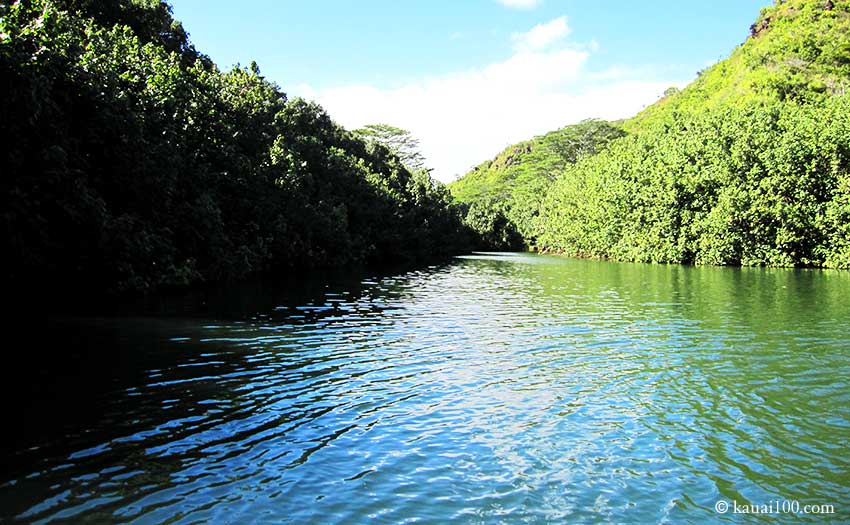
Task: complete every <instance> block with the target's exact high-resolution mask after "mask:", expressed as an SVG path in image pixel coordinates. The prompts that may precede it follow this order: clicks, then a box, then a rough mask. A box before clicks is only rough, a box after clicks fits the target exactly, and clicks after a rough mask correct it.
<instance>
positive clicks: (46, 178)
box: [0, 0, 466, 292]
mask: <svg viewBox="0 0 850 525" xmlns="http://www.w3.org/2000/svg"><path fill="white" fill-rule="evenodd" d="M0 83H2V92H3V93H4V96H3V97H2V98H0V121H2V122H3V126H2V127H0V142H2V144H4V147H3V148H2V151H0V164H2V166H3V178H2V183H1V184H2V185H0V205H2V209H3V215H2V218H0V221H2V222H0V228H2V229H3V237H2V241H0V242H2V246H0V251H2V253H4V255H5V256H4V265H5V266H6V267H5V268H4V271H3V277H4V280H5V281H6V282H7V283H18V284H20V285H22V286H27V285H28V284H24V283H36V282H38V283H42V284H46V285H49V286H68V285H79V286H80V287H85V288H86V289H87V290H93V291H112V292H120V291H139V290H151V289H156V288H159V287H162V286H164V285H183V284H190V283H196V282H204V281H212V280H221V279H232V278H239V277H242V276H245V275H248V274H251V273H256V272H260V271H271V270H278V271H279V270H285V269H288V268H301V267H311V266H321V265H341V264H349V263H356V262H383V261H404V260H413V259H416V258H418V257H424V256H427V255H435V254H436V255H439V254H448V253H454V252H456V251H458V250H460V249H462V248H463V243H464V242H466V238H465V237H464V235H463V228H462V226H461V225H460V222H459V220H458V218H457V215H456V213H455V211H454V210H453V208H452V207H451V206H450V205H449V201H450V199H449V196H448V194H447V192H446V191H445V190H444V189H442V188H441V187H439V186H437V185H435V184H434V183H433V182H432V181H431V179H430V178H429V177H428V176H427V174H423V173H417V174H413V173H411V171H410V170H409V169H408V168H406V167H405V166H404V164H403V161H402V160H400V159H399V157H398V156H397V155H396V154H394V153H393V152H391V151H390V150H389V149H387V148H386V147H384V146H382V145H381V144H378V143H374V142H364V141H363V140H362V139H361V138H359V137H358V136H357V135H355V134H354V133H351V132H348V131H346V130H345V129H343V128H341V127H339V126H338V125H336V124H335V123H334V122H333V121H332V120H331V118H330V117H329V116H328V115H327V114H326V113H325V112H324V111H323V110H322V108H320V107H319V106H317V105H316V104H314V103H311V102H307V101H304V100H301V99H292V100H290V99H288V98H287V97H286V95H285V94H284V93H283V92H282V91H281V90H280V89H279V88H278V87H277V86H276V85H275V84H273V83H271V82H269V81H267V80H266V79H264V78H263V77H262V75H261V74H260V71H259V68H258V67H257V66H256V64H252V65H251V67H249V68H242V67H236V68H234V69H232V70H230V71H227V72H222V71H219V70H218V69H217V68H216V66H215V65H214V64H212V62H211V61H210V60H209V59H207V58H206V57H204V56H202V55H199V54H198V53H197V52H196V51H195V50H194V48H193V47H192V45H191V43H190V42H189V40H188V38H187V35H186V32H185V31H184V30H183V28H182V27H181V25H180V24H179V23H177V22H176V21H174V20H173V19H172V18H171V12H170V8H169V6H168V5H167V4H165V3H163V2H160V1H158V0H97V1H94V0H22V1H19V2H9V1H8V0H2V1H0Z"/></svg>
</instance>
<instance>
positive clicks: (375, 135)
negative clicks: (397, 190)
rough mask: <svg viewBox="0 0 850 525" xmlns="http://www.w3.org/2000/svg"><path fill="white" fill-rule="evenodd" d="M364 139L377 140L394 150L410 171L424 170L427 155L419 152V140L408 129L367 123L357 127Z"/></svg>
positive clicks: (356, 132) (356, 130)
mask: <svg viewBox="0 0 850 525" xmlns="http://www.w3.org/2000/svg"><path fill="white" fill-rule="evenodd" d="M354 133H355V134H357V135H358V136H359V137H361V138H362V139H363V140H366V141H370V142H377V143H378V144H381V145H383V146H384V147H386V148H387V149H389V150H390V151H391V152H393V153H394V154H395V155H396V156H397V157H398V158H399V159H401V162H402V164H404V165H405V167H407V169H409V170H410V171H423V170H426V168H425V157H423V156H422V153H420V152H419V140H418V139H416V138H414V137H413V135H412V134H411V133H410V132H409V131H407V130H406V129H401V128H397V127H395V126H390V125H389V124H367V125H366V126H364V127H362V128H360V129H355V130H354Z"/></svg>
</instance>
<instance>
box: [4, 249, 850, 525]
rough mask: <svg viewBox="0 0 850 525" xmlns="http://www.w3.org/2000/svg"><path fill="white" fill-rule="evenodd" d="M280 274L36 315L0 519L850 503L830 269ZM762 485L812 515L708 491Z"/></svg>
mask: <svg viewBox="0 0 850 525" xmlns="http://www.w3.org/2000/svg"><path fill="white" fill-rule="evenodd" d="M302 285H303V286H301V285H299V287H297V288H298V289H297V290H293V287H292V286H290V287H283V288H284V289H274V290H267V289H259V290H258V289H257V288H256V287H255V288H251V289H250V291H249V292H244V293H242V292H240V293H237V294H232V293H231V294H230V295H228V296H227V299H226V300H224V299H221V298H219V299H218V300H217V301H218V303H219V304H217V305H209V304H207V303H206V302H205V303H204V304H205V305H206V307H205V309H202V310H198V309H195V308H188V307H187V308H183V309H181V307H178V308H176V310H177V311H170V312H166V313H162V314H161V315H157V316H150V315H147V316H135V317H131V316H111V317H77V318H68V317H63V318H51V319H48V320H45V321H44V328H43V329H42V330H41V331H40V332H37V333H32V334H28V336H27V340H30V341H33V340H36V341H37V340H39V339H42V340H43V341H42V342H43V343H44V344H47V343H46V342H49V346H50V352H45V355H44V357H43V358H41V357H39V358H38V359H43V361H41V362H39V361H38V360H36V361H35V363H36V366H35V367H34V369H32V368H33V367H32V365H31V366H30V368H31V370H29V372H28V373H29V374H31V377H27V378H25V381H24V383H25V386H23V387H16V389H15V392H17V396H18V399H9V398H7V405H14V406H15V409H14V410H12V412H11V413H8V411H7V415H6V418H5V421H6V422H7V424H9V423H11V425H9V426H7V427H6V429H5V431H4V433H5V434H6V435H7V438H8V441H9V444H8V445H6V446H5V448H4V454H3V459H4V466H5V468H4V470H3V472H2V474H0V475H2V476H3V477H2V478H0V488H1V489H2V490H0V521H2V522H10V523H74V524H83V523H151V524H153V523H156V524H159V523H185V524H189V523H239V524H242V523H299V524H300V523H304V524H307V523H314V524H333V523H340V524H360V523H363V524H365V523H387V524H396V523H429V524H430V523H434V524H442V523H460V524H464V523H469V524H477V523H508V524H510V523H671V524H679V523H716V522H727V521H728V522H736V523H739V522H747V520H748V519H749V520H750V521H752V522H762V521H766V520H768V519H769V518H773V519H778V520H779V521H781V522H792V521H793V522H795V523H808V522H811V523H823V522H836V523H838V522H847V521H848V520H850V500H848V495H850V272H840V271H813V270H767V269H746V268H745V269H735V268H708V267H683V266H657V265H640V264H620V263H612V262H599V261H584V260H572V259H566V258H559V257H551V256H541V255H532V254H508V253H491V254H475V255H470V256H465V257H460V258H456V259H454V260H453V261H452V262H450V263H446V264H440V265H435V266H430V267H426V268H423V269H420V270H415V271H407V272H403V273H399V274H394V275H383V276H374V275H373V276H367V277H362V278H358V279H341V280H334V279H328V280H326V281H323V282H312V281H310V282H304V283H302ZM172 310H174V308H172ZM198 312H201V313H198ZM35 347H39V348H40V347H41V346H38V345H35V346H34V348H35ZM7 351H13V352H21V353H23V352H27V351H30V350H28V349H27V348H14V349H8V348H7ZM54 356H55V357H54ZM56 363H59V365H57V364H56ZM719 501H725V502H728V504H729V505H730V508H729V510H728V511H727V512H725V513H719V512H718V511H717V510H716V505H718V502H719ZM771 502H788V506H787V509H786V510H788V509H790V505H791V504H792V503H793V502H798V504H799V505H800V509H802V506H803V505H807V504H814V505H833V506H834V514H829V515H814V514H796V515H794V516H789V515H785V516H782V515H774V516H765V515H759V516H742V515H740V514H734V513H733V507H732V506H733V505H737V506H739V510H740V506H742V505H768V504H770V503H771Z"/></svg>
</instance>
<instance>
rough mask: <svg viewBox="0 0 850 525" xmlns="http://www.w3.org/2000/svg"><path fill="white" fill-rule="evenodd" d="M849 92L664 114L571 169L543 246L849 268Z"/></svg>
mask: <svg viewBox="0 0 850 525" xmlns="http://www.w3.org/2000/svg"><path fill="white" fill-rule="evenodd" d="M848 177H850V97H848V96H841V97H835V98H833V99H831V100H828V101H827V102H825V103H824V104H818V105H799V104H796V103H793V102H785V103H778V104H774V105H771V106H769V107H766V106H763V105H759V104H753V105H752V106H747V107H743V108H738V107H725V108H718V109H714V110H707V111H704V112H702V113H700V114H690V115H682V114H672V115H669V116H667V118H665V119H664V120H663V121H661V120H659V121H655V122H653V123H652V124H649V125H648V126H647V128H646V129H645V131H644V132H643V133H641V134H637V135H633V136H630V137H628V138H627V139H623V140H620V141H617V142H616V143H614V144H613V145H612V147H611V148H610V149H609V150H607V151H605V152H603V153H601V154H600V155H597V156H594V157H591V158H588V159H586V160H585V161H582V162H580V163H578V164H577V165H575V166H573V167H571V168H569V169H568V170H567V172H566V173H565V174H564V175H563V176H562V177H561V178H560V179H558V181H557V182H556V184H555V185H554V186H553V187H552V189H551V191H549V193H548V194H547V196H546V198H545V200H544V203H543V206H542V212H541V215H540V219H539V222H538V227H539V229H540V232H541V233H540V236H539V240H540V244H541V246H543V247H544V248H545V249H547V250H552V251H558V252H563V253H569V254H575V255H581V256H589V257H603V258H615V259H620V260H630V261H641V262H660V263H697V264H720V265H739V264H740V265H766V266H830V267H847V238H848V236H847V234H848V230H847V222H846V219H847V217H848V216H847V213H848V211H847V199H848V196H847V181H848Z"/></svg>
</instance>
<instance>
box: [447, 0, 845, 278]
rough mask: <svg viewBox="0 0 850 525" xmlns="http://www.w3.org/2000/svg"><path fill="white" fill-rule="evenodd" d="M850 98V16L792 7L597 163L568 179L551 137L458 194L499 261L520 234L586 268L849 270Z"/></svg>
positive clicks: (823, 2) (783, 4)
mask: <svg viewBox="0 0 850 525" xmlns="http://www.w3.org/2000/svg"><path fill="white" fill-rule="evenodd" d="M848 85H850V2H848V1H847V0H785V1H778V2H777V3H776V5H774V6H772V7H769V8H765V9H764V10H762V12H761V14H760V16H759V18H758V19H757V20H756V22H755V23H754V24H753V25H752V27H751V28H750V35H749V36H748V38H747V39H746V41H745V42H744V43H743V44H742V45H741V46H739V47H738V48H736V49H735V50H734V51H733V52H732V54H731V56H730V57H729V58H728V59H726V60H723V61H721V62H719V63H717V64H715V65H713V66H711V67H709V68H708V69H706V70H704V71H701V72H700V73H699V74H698V78H697V79H696V80H695V81H694V82H693V83H691V84H690V85H689V86H687V87H686V88H685V89H683V90H681V91H679V90H677V89H670V90H668V91H667V92H665V93H664V95H663V97H662V98H661V99H660V100H659V101H658V102H657V103H656V104H654V105H652V106H650V107H649V108H647V109H646V110H644V111H643V112H641V113H640V114H638V115H637V116H635V117H634V118H632V119H629V120H627V121H625V122H623V123H621V124H622V125H621V126H619V127H617V128H618V129H621V130H622V134H623V136H621V137H616V134H614V133H611V134H606V135H604V136H602V137H601V140H599V141H598V142H597V143H596V146H594V147H598V149H599V151H598V152H593V151H591V152H590V154H588V152H587V150H584V151H583V152H579V151H577V152H576V153H577V154H576V155H574V156H572V157H570V158H563V160H564V162H563V164H562V165H555V164H554V160H555V159H557V156H556V155H555V154H554V153H553V151H554V150H553V149H552V148H547V147H546V146H544V145H543V143H544V141H545V138H546V137H548V136H549V135H544V136H543V137H541V138H537V139H534V140H532V141H531V142H530V143H523V144H520V145H517V146H514V147H511V148H508V150H506V151H505V152H503V153H502V154H501V155H500V156H499V157H497V158H496V160H494V161H492V162H490V163H485V164H483V165H482V166H479V167H478V168H476V169H475V170H473V171H472V172H470V173H469V174H467V175H466V176H464V177H463V178H462V179H460V180H459V181H456V182H454V183H452V184H451V185H450V190H451V192H452V193H453V195H454V196H455V197H456V198H457V199H459V200H460V201H462V202H464V203H466V205H467V206H468V210H469V213H468V214H467V215H466V219H465V220H466V222H467V223H468V224H470V226H472V227H473V228H475V229H478V230H479V231H482V232H483V235H484V237H485V238H487V237H488V232H489V238H491V239H493V242H492V247H494V248H501V247H503V246H504V243H502V240H503V239H504V238H505V235H504V234H503V233H502V232H504V231H513V232H516V233H518V234H519V236H520V237H521V240H520V241H519V243H521V244H524V245H526V246H530V247H532V248H535V249H538V250H541V251H548V252H557V253H565V254H569V255H577V256H584V257H598V258H610V259H617V260H626V261H641V262H656V263H693V264H716V265H754V266H806V267H832V268H850V94H848V93H847V90H848ZM586 125H588V123H584V124H580V125H578V126H579V127H581V126H586ZM595 125H596V126H602V125H603V123H595ZM612 126H613V125H612ZM564 129H565V130H570V129H572V127H567V128H564ZM560 132H563V130H562V131H559V132H555V133H560ZM612 139H613V140H612ZM567 151H570V150H569V146H568V149H567ZM582 153H583V154H582ZM541 158H544V159H547V160H545V161H541V160H540V159H541ZM553 169H554V170H555V172H554V173H553ZM516 174H522V178H520V177H519V176H518V175H516ZM520 181H521V182H520ZM528 188H535V189H534V190H532V191H528ZM541 188H542V189H541ZM491 195H492V196H496V197H495V198H492V199H491V198H490V196H491ZM481 210H484V211H481ZM481 217H485V219H484V220H482V219H481ZM490 217H496V218H497V219H501V221H502V222H499V220H492V221H491V220H490V219H489V218H490ZM488 221H489V222H488ZM512 242H516V241H515V240H514V241H512Z"/></svg>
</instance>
